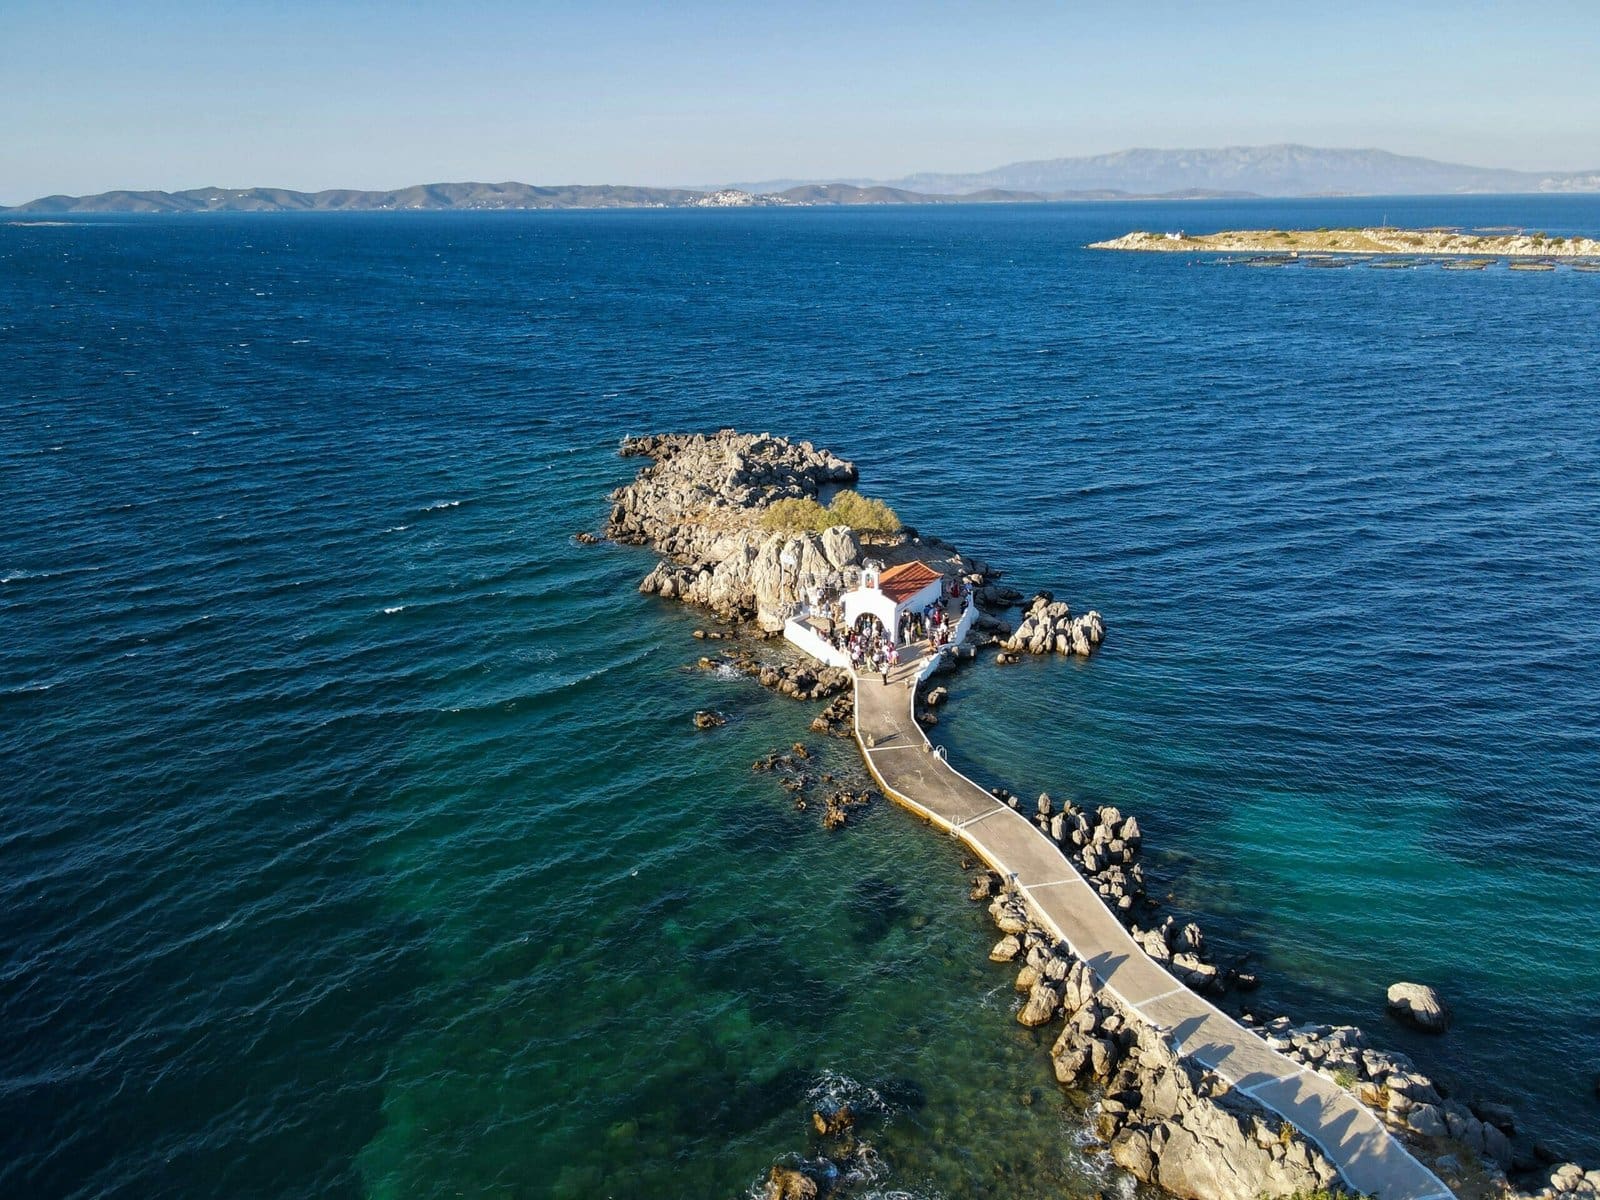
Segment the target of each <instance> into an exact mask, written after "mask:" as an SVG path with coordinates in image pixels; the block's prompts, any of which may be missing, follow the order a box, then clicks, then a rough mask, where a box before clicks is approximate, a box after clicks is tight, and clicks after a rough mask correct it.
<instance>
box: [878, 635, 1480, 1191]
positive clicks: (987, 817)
mask: <svg viewBox="0 0 1600 1200" xmlns="http://www.w3.org/2000/svg"><path fill="white" fill-rule="evenodd" d="M928 665H930V664H929V663H928V662H927V659H926V657H923V658H920V659H912V660H910V661H908V662H906V663H904V664H902V665H901V666H900V667H899V668H898V669H897V670H896V671H895V672H894V673H893V674H892V675H891V677H890V680H889V682H888V683H887V684H885V683H883V682H882V681H881V680H880V679H879V678H878V676H876V675H872V674H868V675H862V676H857V678H856V741H857V744H858V745H859V746H860V748H861V754H862V757H863V758H865V759H866V762H867V767H868V769H869V770H870V771H871V772H872V774H873V776H874V777H875V778H876V779H877V781H878V783H879V784H880V785H881V786H882V788H883V790H884V792H885V793H886V794H887V795H888V796H890V797H891V798H892V799H894V800H895V801H896V802H898V803H900V804H902V805H904V806H905V807H907V808H909V809H911V810H912V811H913V812H916V813H918V814H919V815H921V816H923V817H925V818H926V819H927V820H928V821H929V822H931V823H932V824H933V825H935V826H937V827H938V828H940V829H944V830H947V831H948V832H950V833H951V834H953V835H954V836H956V837H959V838H960V839H961V840H962V841H963V842H965V843H966V844H967V845H968V846H970V847H971V848H972V849H973V850H974V851H975V852H976V853H977V854H978V856H979V857H981V858H982V859H984V860H985V861H986V862H987V863H988V864H989V865H990V866H991V867H993V868H994V869H995V870H996V871H998V872H999V873H1000V874H1001V875H1002V876H1003V877H1005V878H1008V879H1010V880H1012V881H1013V882H1014V883H1015V884H1016V885H1017V886H1018V887H1019V888H1020V889H1021V891H1022V894H1023V895H1024V896H1025V897H1026V898H1027V900H1028V901H1029V903H1030V906H1031V907H1032V909H1033V911H1034V913H1035V915H1036V916H1038V917H1039V919H1040V921H1041V923H1042V924H1043V925H1044V927H1045V928H1047V929H1049V930H1050V931H1051V932H1053V933H1054V934H1055V935H1056V936H1057V937H1059V938H1060V939H1061V940H1062V941H1064V942H1066V943H1067V945H1068V946H1069V947H1070V948H1071V950H1072V952H1073V953H1074V954H1075V955H1077V956H1078V957H1079V958H1081V959H1082V960H1083V961H1084V962H1085V963H1087V964H1088V965H1089V967H1090V968H1091V969H1092V970H1093V971H1094V973H1095V975H1096V976H1097V977H1098V978H1099V980H1100V982H1101V983H1102V984H1103V985H1104V986H1105V987H1106V988H1108V989H1109V990H1110V991H1111V992H1112V993H1113V994H1114V995H1115V996H1116V997H1117V998H1118V999H1120V1000H1121V1001H1122V1003H1123V1004H1124V1006H1126V1007H1127V1008H1128V1009H1130V1010H1131V1011H1133V1012H1135V1013H1137V1014H1138V1015H1139V1016H1140V1017H1142V1018H1143V1019H1144V1020H1146V1021H1148V1022H1149V1023H1150V1024H1151V1025H1153V1026H1155V1027H1156V1028H1158V1029H1160V1030H1162V1031H1163V1032H1164V1033H1166V1035H1167V1036H1168V1037H1169V1038H1171V1039H1175V1040H1176V1042H1177V1045H1178V1048H1179V1050H1180V1051H1181V1053H1183V1054H1184V1055H1185V1056H1187V1057H1189V1058H1193V1059H1196V1060H1198V1061H1199V1062H1201V1063H1203V1064H1205V1065H1206V1066H1207V1067H1210V1068H1211V1069H1212V1070H1214V1071H1216V1072H1217V1073H1218V1074H1219V1075H1221V1076H1222V1077H1223V1078H1224V1079H1226V1080H1227V1081H1228V1082H1229V1083H1230V1084H1232V1085H1233V1086H1234V1087H1235V1088H1237V1089H1238V1090H1240V1091H1242V1092H1244V1093H1245V1094H1246V1095H1247V1096H1251V1097H1253V1098H1254V1099H1255V1100H1256V1101H1258V1102H1259V1103H1260V1104H1262V1105H1264V1106H1265V1107H1267V1108H1269V1109H1271V1110H1272V1111H1274V1112H1276V1113H1277V1114H1278V1115H1279V1116H1281V1117H1284V1118H1285V1119H1287V1120H1289V1121H1291V1122H1293V1123H1294V1124H1295V1125H1296V1126H1297V1127H1298V1128H1299V1129H1300V1130H1301V1132H1303V1133H1304V1134H1305V1135H1306V1136H1307V1137H1309V1138H1310V1139H1311V1140H1312V1141H1314V1142H1316V1143H1317V1145H1319V1146H1321V1147H1322V1149H1323V1151H1324V1152H1325V1153H1326V1154H1327V1155H1328V1157H1329V1158H1330V1159H1331V1160H1332V1161H1333V1162H1334V1163H1335V1164H1336V1165H1337V1166H1338V1167H1339V1169H1340V1171H1342V1172H1343V1174H1344V1178H1345V1182H1346V1183H1348V1184H1349V1185H1350V1187H1352V1188H1354V1189H1355V1190H1356V1191H1358V1192H1361V1193H1363V1194H1366V1195H1370V1196H1376V1197H1378V1198H1379V1200H1451V1192H1450V1190H1449V1189H1448V1188H1447V1187H1445V1185H1444V1184H1443V1183H1441V1182H1440V1181H1439V1179H1438V1177H1437V1176H1435V1175H1434V1174H1433V1172H1431V1171H1430V1170H1428V1168H1427V1167H1425V1166H1423V1165H1422V1163H1420V1162H1418V1161H1417V1159H1415V1158H1414V1157H1412V1155H1411V1154H1410V1152H1409V1151H1407V1150H1406V1148H1405V1147H1404V1146H1403V1145H1402V1144H1401V1143H1400V1141H1399V1140H1398V1139H1397V1138H1396V1137H1394V1135H1393V1134H1391V1133H1390V1132H1389V1131H1388V1129H1386V1128H1385V1127H1384V1126H1383V1124H1382V1123H1381V1122H1380V1121H1379V1120H1378V1119H1377V1117H1375V1116H1373V1114H1372V1113H1371V1112H1370V1111H1368V1110H1367V1109H1366V1108H1365V1107H1364V1106H1363V1105H1362V1104H1360V1103H1359V1102H1358V1101H1357V1100H1356V1099H1355V1097H1353V1096H1351V1095H1350V1094H1349V1093H1348V1092H1346V1091H1345V1090H1344V1089H1343V1088H1341V1087H1339V1085H1338V1084H1336V1083H1334V1082H1333V1081H1332V1080H1331V1079H1328V1078H1327V1077H1325V1076H1323V1075H1320V1074H1318V1073H1317V1072H1315V1071H1312V1070H1310V1069H1309V1068H1307V1067H1304V1066H1302V1065H1301V1064H1299V1063H1297V1062H1294V1061H1293V1060H1291V1059H1288V1058H1285V1057H1284V1056H1283V1055H1281V1054H1279V1053H1278V1052H1277V1051H1275V1050H1273V1049H1271V1048H1270V1047H1269V1046H1268V1045H1267V1044H1266V1042H1264V1041H1263V1040H1262V1039H1261V1038H1260V1037H1259V1036H1258V1035H1257V1034H1255V1033H1252V1032H1251V1031H1250V1030H1248V1029H1246V1028H1244V1027H1243V1026H1242V1025H1240V1024H1239V1023H1238V1022H1236V1021H1235V1020H1233V1019H1232V1018H1231V1017H1229V1016H1227V1015H1226V1014H1225V1013H1223V1012H1222V1011H1221V1010H1220V1009H1218V1008H1217V1007H1215V1006H1214V1005H1212V1004H1209V1003H1207V1002H1206V1001H1205V1000H1203V999H1201V998H1200V996H1198V995H1197V994H1195V993H1194V992H1192V991H1190V990H1189V989H1188V988H1187V987H1184V986H1183V985H1182V984H1180V983H1179V982H1178V981H1177V980H1176V979H1175V978H1174V977H1173V976H1171V975H1169V974H1168V973H1167V971H1166V970H1165V969H1164V968H1163V967H1161V966H1160V965H1159V964H1158V963H1157V962H1156V961H1155V960H1154V959H1152V958H1150V957H1149V956H1148V955H1146V954H1145V952H1144V951H1143V950H1142V949H1140V947H1139V945H1138V943H1136V942H1135V941H1134V940H1133V937H1132V936H1131V935H1130V934H1129V933H1128V931H1127V930H1126V929H1125V928H1124V927H1123V925H1122V923H1121V922H1120V921H1118V920H1117V918H1116V917H1115V916H1113V915H1112V913H1111V910H1110V909H1109V908H1107V907H1106V905H1105V904H1104V903H1103V902H1102V901H1101V899H1100V896H1099V895H1098V894H1097V893H1096V892H1095V891H1094V889H1093V888H1091V887H1090V886H1089V884H1088V883H1086V882H1085V881H1084V879H1083V877H1082V876H1081V875H1079V874H1078V872H1077V870H1076V869H1075V868H1074V867H1073V866H1072V864H1071V863H1070V862H1069V861H1068V859H1067V858H1066V856H1065V855H1063V854H1062V853H1061V850H1060V849H1059V848H1058V847H1057V846H1056V844H1055V843H1054V842H1052V841H1051V840H1050V839H1049V838H1048V837H1047V836H1045V834H1044V833H1043V832H1042V831H1041V830H1039V829H1038V828H1036V827H1035V826H1034V825H1033V824H1032V823H1031V822H1029V820H1028V819H1027V818H1026V817H1024V816H1023V815H1022V814H1021V813H1019V812H1017V811H1016V810H1015V809H1012V808H1010V807H1008V806H1007V805H1005V804H1002V803H1001V802H1000V801H998V800H996V799H995V798H994V797H993V796H991V795H990V794H989V793H988V792H986V791H984V790H983V789H982V788H981V787H979V786H978V785H977V784H975V783H973V782H972V781H971V780H970V779H968V778H967V777H966V776H965V775H962V774H961V773H960V772H958V771H956V770H955V769H954V768H953V767H951V766H949V765H948V764H947V763H946V762H945V761H944V760H943V759H942V758H940V757H939V755H938V754H936V753H933V752H932V747H931V746H930V744H929V742H928V739H927V738H926V737H925V736H924V735H923V732H922V728H921V726H919V725H918V724H917V723H916V720H915V719H914V714H913V711H912V709H913V703H914V697H915V690H916V682H917V679H918V677H919V676H920V675H921V674H922V673H923V669H924V668H925V667H927V666H928Z"/></svg>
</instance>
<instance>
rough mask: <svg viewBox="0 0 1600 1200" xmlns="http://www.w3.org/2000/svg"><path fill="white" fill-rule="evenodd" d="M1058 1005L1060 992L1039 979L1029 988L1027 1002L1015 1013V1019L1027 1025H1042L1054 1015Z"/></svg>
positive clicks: (1059, 1005)
mask: <svg viewBox="0 0 1600 1200" xmlns="http://www.w3.org/2000/svg"><path fill="white" fill-rule="evenodd" d="M1060 1007H1061V994H1060V993H1059V992H1057V991H1056V989H1055V988H1054V987H1052V986H1051V985H1050V984H1048V983H1045V982H1043V981H1042V980H1041V981H1040V982H1039V983H1036V984H1034V985H1033V987H1032V988H1031V989H1030V990H1029V992H1028V1002H1027V1003H1026V1004H1024V1005H1023V1006H1022V1011H1021V1012H1019V1013H1018V1014H1017V1020H1018V1021H1020V1022H1021V1023H1022V1024H1024V1025H1028V1026H1033V1025H1043V1024H1046V1023H1047V1022H1048V1021H1049V1020H1050V1018H1052V1017H1054V1016H1055V1015H1056V1009H1058V1008H1060Z"/></svg>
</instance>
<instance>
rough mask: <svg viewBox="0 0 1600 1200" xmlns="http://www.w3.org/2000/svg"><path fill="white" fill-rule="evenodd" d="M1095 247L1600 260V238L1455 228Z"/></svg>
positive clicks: (1228, 236) (1131, 236)
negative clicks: (1487, 231)
mask: <svg viewBox="0 0 1600 1200" xmlns="http://www.w3.org/2000/svg"><path fill="white" fill-rule="evenodd" d="M1089 249H1091V250H1150V251H1157V252H1160V251H1166V252H1169V253H1170V252H1173V251H1188V252H1191V253H1193V252H1196V251H1210V252H1242V253H1251V254H1407V255H1410V254H1438V255H1468V256H1473V257H1506V258H1600V239H1595V238H1587V237H1550V236H1548V235H1546V234H1544V233H1511V234H1506V233H1494V234H1487V233H1486V234H1473V233H1469V232H1463V231H1460V230H1454V229H1397V228H1394V227H1392V226H1380V227H1370V228H1366V229H1233V230H1225V231H1223V232H1220V233H1204V234H1189V233H1182V232H1169V233H1150V232H1145V231H1138V232H1134V233H1128V234H1124V235H1123V236H1122V237H1119V238H1112V239H1110V240H1109V241H1104V242H1091V243H1090V245H1089Z"/></svg>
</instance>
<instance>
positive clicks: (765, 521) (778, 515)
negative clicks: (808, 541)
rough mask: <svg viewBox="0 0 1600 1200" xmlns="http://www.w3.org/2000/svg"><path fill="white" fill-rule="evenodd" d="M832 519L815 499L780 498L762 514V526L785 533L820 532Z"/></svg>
mask: <svg viewBox="0 0 1600 1200" xmlns="http://www.w3.org/2000/svg"><path fill="white" fill-rule="evenodd" d="M830 524H832V522H831V521H829V520H828V510H827V509H826V508H823V507H822V505H820V504H818V503H817V502H816V501H815V500H793V499H790V500H779V501H778V502H777V503H776V504H774V505H772V506H771V507H770V508H768V509H767V511H766V512H764V513H762V514H761V528H763V529H775V530H782V531H783V532H785V533H820V532H822V530H824V529H826V528H827V527H828V526H829V525H830Z"/></svg>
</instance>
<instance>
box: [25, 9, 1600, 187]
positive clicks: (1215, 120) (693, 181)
mask: <svg viewBox="0 0 1600 1200" xmlns="http://www.w3.org/2000/svg"><path fill="white" fill-rule="evenodd" d="M1499 11H1500V10H1497V6H1494V5H1490V4H1483V3H1478V4H1472V3H1468V4H1465V5H1460V4H1457V5H1449V6H1447V5H1443V4H1437V3H1432V2H1429V3H1423V4H1420V5H1414V6H1412V7H1411V9H1410V10H1409V11H1406V12H1395V11H1393V10H1391V9H1389V8H1387V7H1383V6H1379V5H1376V4H1372V3H1369V2H1367V0H1356V2H1354V3H1352V4H1348V5H1345V6H1343V7H1342V8H1340V9H1339V10H1338V11H1336V12H1322V13H1315V14H1303V13H1297V14H1285V13H1282V12H1279V11H1277V10H1275V9H1274V8H1273V7H1271V6H1268V5H1265V4H1257V3H1238V4H1232V5H1228V6H1226V7H1225V8H1217V9H1213V10H1211V11H1210V12H1208V13H1207V14H1206V18H1205V21H1204V23H1199V22H1197V21H1196V20H1195V18H1194V17H1193V15H1192V10H1190V9H1188V8H1186V7H1185V6H1182V5H1179V4H1175V3H1154V4H1145V5H1143V6H1142V7H1141V8H1140V10H1139V12H1138V13H1137V14H1136V15H1133V16H1129V15H1123V16H1120V17H1110V16H1107V15H1105V14H1104V13H1102V12H1099V11H1096V10H1092V9H1084V10H1081V11H1063V10H1060V9H1058V8H1055V7H1050V6H1043V5H1036V4H1022V5H1017V6H1015V7H1012V8H1010V9H1008V10H1006V14H1005V17H1004V18H1003V19H1002V18H1000V17H997V16H996V15H995V14H994V13H975V12H971V11H965V10H959V9H956V8H953V7H934V8H926V7H919V6H912V5H906V4H886V5H877V6H871V7H870V8H869V7H866V6H845V5H838V4H832V3H829V4H823V5H820V6H809V7H807V8H806V9H805V10H804V11H798V10H779V11H759V12H758V11H752V10H748V9H745V8H742V7H738V6H734V5H731V4H719V3H704V2H702V3H690V4H686V5H684V6H681V7H679V8H676V9H674V10H672V11H671V12H665V11H659V10H656V9H654V8H651V7H648V6H644V5H639V4H636V3H609V4H600V5H597V6H593V7H591V8H588V9H586V10H585V11H584V12H581V13H577V12H571V11H566V10H560V9H555V8H552V7H550V6H544V5H534V6H532V7H521V6H517V5H513V4H508V3H488V4H485V5H482V6H479V7H477V8H475V9H474V10H473V11H472V15H471V16H470V17H469V18H454V19H453V18H451V17H449V16H447V15H445V14H442V13H428V12H405V13H402V14H396V13H394V12H393V11H392V10H389V9H387V8H381V7H379V6H377V5H375V4H369V3H353V2H348V0H339V2H336V3H332V4H329V5H325V6H321V7H319V8H318V9H317V10H315V11H313V12H294V13H289V12H287V11H271V10H268V9H266V8H263V7H260V6H256V5H252V4H244V3H221V4H218V5H215V6H212V7H210V8H207V9H204V10H198V11H191V10H190V9H189V8H188V7H186V6H183V5H180V4H177V3H175V2H173V0H130V2H129V3H124V4H119V5H113V4H109V3H104V2H94V3H83V4H45V3H41V2H39V0H20V3H18V4H16V5H14V6H13V9H12V11H11V12H10V13H9V14H8V21H7V33H6V38H5V39H4V42H3V44H0V71H3V72H4V73H5V75H6V77H7V79H8V81H9V82H10V85H11V86H10V88H9V89H8V91H9V93H10V96H9V101H10V109H11V117H12V120H11V127H10V129H9V130H8V135H9V136H8V137H7V138H6V139H5V141H4V143H3V144H0V204H18V203H23V202H25V201H28V200H32V199H35V198H37V197H40V196H44V195H50V194H56V193H65V194H69V195H82V194H92V193H98V192H104V191H109V190H115V189H124V188H126V189H130V190H146V189H149V190H164V191H181V190H185V189H189V188H200V187H220V188H248V187H258V186H272V187H284V188H291V189H295V190H300V191H319V190H323V189H326V188H356V189H372V190H388V189H394V188H400V187H405V186H409V185H412V184H418V183H431V182H443V181H466V180H474V181H484V182H495V181H502V180H516V181H519V182H526V183H533V184H571V183H592V184H635V185H641V186H673V187H704V186H709V185H713V184H719V183H725V182H735V181H755V180H767V179H805V180H825V179H856V178H870V179H895V178H898V177H900V176H904V175H908V174H912V173H916V172H950V173H960V172H975V171H982V170H986V169H989V168H992V167H996V166H999V165H1002V164H1007V163H1012V162H1018V161H1025V160H1035V159H1050V158H1060V157H1076V156H1080V155H1093V154H1105V153H1114V152H1117V151H1121V150H1126V149H1130V148H1134V147H1160V148H1167V149H1180V148H1181V149H1195V148H1205V147H1220V146H1259V145H1268V144H1276V143H1285V142H1293V143H1301V144H1305V145H1312V146H1317V147H1325V148H1335V147H1337V148H1352V149H1356V148H1359V149H1369V148H1371V149H1382V150H1387V151H1390V152H1393V153H1396V154H1406V155H1419V156H1422V157H1426V158H1431V159H1436V160H1440V161H1445V162H1452V163H1464V164H1470V165H1473V166H1481V167H1492V168H1511V169H1518V170H1534V171H1586V170H1596V169H1600V124H1597V123H1596V122H1594V121H1593V120H1592V114H1593V113H1594V112H1596V111H1600V76H1597V75H1596V74H1595V73H1594V72H1593V71H1592V69H1591V65H1592V62H1593V58H1594V53H1595V50H1596V49H1597V48H1600V35H1596V34H1595V33H1594V32H1593V31H1592V26H1591V25H1590V24H1589V23H1588V17H1589V14H1588V13H1587V11H1586V10H1585V9H1584V7H1583V6H1582V5H1580V4H1577V3H1573V2H1570V0H1537V2H1535V3H1530V4H1528V5H1524V6H1522V7H1521V8H1519V10H1518V16H1519V19H1518V21H1517V23H1516V25H1515V26H1514V27H1509V26H1504V25H1503V24H1502V23H1501V21H1500V19H1499ZM1359 30H1369V31H1370V30H1378V31H1381V34H1382V36H1381V37H1376V38H1373V37H1361V38H1352V36H1351V33H1352V31H1359ZM1324 46H1325V47H1328V48H1327V49H1320V48H1319V47H1324ZM1486 80H1487V81H1492V84H1493V86H1486ZM1506 97H1510V98H1511V99H1509V100H1508V99H1506ZM1584 114H1591V116H1587V117H1586V116H1585V115H1584ZM1533 131H1536V132H1537V136H1530V134H1531V133H1532V132H1533Z"/></svg>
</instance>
